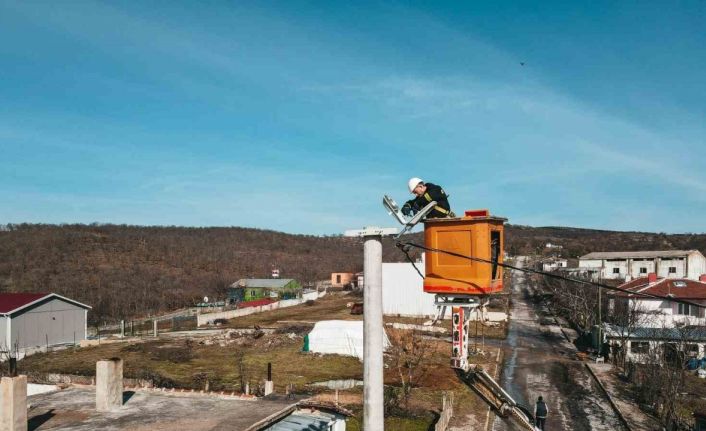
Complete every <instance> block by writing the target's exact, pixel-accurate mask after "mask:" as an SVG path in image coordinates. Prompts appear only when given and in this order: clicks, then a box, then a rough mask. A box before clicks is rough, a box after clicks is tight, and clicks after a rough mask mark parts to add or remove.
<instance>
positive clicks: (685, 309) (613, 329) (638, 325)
mask: <svg viewBox="0 0 706 431" xmlns="http://www.w3.org/2000/svg"><path fill="white" fill-rule="evenodd" d="M620 287H621V288H622V289H626V290H629V291H632V292H635V293H636V294H626V293H622V292H612V293H610V294H609V297H610V299H609V300H608V308H609V313H612V314H620V313H623V314H624V313H639V315H638V314H635V316H639V317H632V318H629V319H628V320H630V321H632V325H633V326H634V327H633V328H628V329H624V328H620V327H618V326H614V325H608V328H607V330H606V334H605V335H606V337H607V338H608V341H609V343H610V342H618V343H620V342H623V341H626V339H627V352H626V354H627V358H628V359H629V360H632V361H635V362H644V357H643V356H645V355H655V354H656V353H655V352H658V354H669V353H668V352H667V351H666V350H665V349H670V348H671V350H673V351H682V352H683V353H684V354H685V355H686V356H687V357H699V358H701V357H704V355H706V315H705V313H704V309H703V308H700V307H695V306H693V305H689V304H683V303H678V302H674V301H670V300H665V299H659V298H649V297H644V296H640V295H637V293H647V294H652V295H656V296H661V297H671V298H674V299H681V300H685V301H688V302H690V303H695V304H700V305H706V276H702V277H701V280H699V281H695V280H689V279H687V278H677V279H674V278H663V277H657V275H656V274H654V273H652V274H648V275H647V277H640V278H637V279H635V280H632V281H629V282H627V283H624V284H622V285H621V286H620ZM657 349H662V350H661V351H658V350H657Z"/></svg>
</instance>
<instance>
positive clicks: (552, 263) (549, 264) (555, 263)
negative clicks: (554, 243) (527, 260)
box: [542, 258, 569, 272]
mask: <svg viewBox="0 0 706 431" xmlns="http://www.w3.org/2000/svg"><path fill="white" fill-rule="evenodd" d="M568 263H569V261H568V260H566V259H561V258H549V259H545V260H543V261H542V271H545V272H550V271H556V270H557V269H560V268H566V267H567V266H568Z"/></svg>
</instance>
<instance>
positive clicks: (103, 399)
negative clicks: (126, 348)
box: [96, 358, 123, 411]
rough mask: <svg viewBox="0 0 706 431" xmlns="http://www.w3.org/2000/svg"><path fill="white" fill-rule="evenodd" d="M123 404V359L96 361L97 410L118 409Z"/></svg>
mask: <svg viewBox="0 0 706 431" xmlns="http://www.w3.org/2000/svg"><path fill="white" fill-rule="evenodd" d="M122 405H123V360H122V359H120V358H110V359H102V360H100V361H98V362H96V410H98V411H111V410H117V409H119V408H120V407H122Z"/></svg>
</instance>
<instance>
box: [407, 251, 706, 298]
mask: <svg viewBox="0 0 706 431" xmlns="http://www.w3.org/2000/svg"><path fill="white" fill-rule="evenodd" d="M395 245H396V246H397V248H399V249H400V250H401V251H402V252H403V253H404V254H405V255H406V256H407V259H408V260H409V261H410V262H412V265H414V262H413V261H412V258H411V257H410V256H409V248H410V247H416V248H419V249H422V250H425V251H430V252H433V253H443V254H448V255H449V256H455V257H459V258H461V259H468V260H471V261H474V262H480V263H487V264H491V265H498V266H501V267H503V268H508V269H513V270H515V271H520V272H524V273H527V274H537V275H542V276H544V277H549V278H555V279H558V280H564V281H569V282H572V283H578V284H583V285H586V286H591V287H601V288H603V289H607V290H612V291H615V292H622V293H626V294H628V295H639V296H644V297H647V298H653V299H662V300H665V301H672V302H676V303H679V304H684V305H690V306H692V307H698V308H705V309H706V305H702V304H697V303H695V302H691V301H687V300H684V299H679V298H672V297H669V296H661V295H654V294H652V293H645V292H633V291H632V290H628V289H623V288H620V287H616V286H609V285H607V284H602V283H596V282H595V281H588V280H580V279H578V278H571V277H566V276H564V275H560V274H555V273H552V272H545V271H540V270H538V269H531V268H520V267H517V266H513V265H509V264H507V263H502V262H497V261H493V260H488V259H482V258H480V257H474V256H466V255H463V254H459V253H455V252H453V251H448V250H441V249H438V248H433V247H426V246H423V245H420V244H416V243H413V242H401V241H400V242H397V244H395ZM414 269H416V270H417V273H418V274H419V275H420V276H422V278H423V277H424V276H423V275H422V273H421V272H420V271H419V269H418V268H417V266H416V265H414Z"/></svg>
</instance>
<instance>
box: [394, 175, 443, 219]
mask: <svg viewBox="0 0 706 431" xmlns="http://www.w3.org/2000/svg"><path fill="white" fill-rule="evenodd" d="M424 185H426V186H427V191H426V193H424V194H423V195H422V196H417V197H415V198H414V199H410V200H408V201H407V202H406V203H405V205H410V206H411V207H412V212H413V213H417V212H419V211H421V209H422V208H424V207H425V206H427V204H428V203H429V202H431V201H436V207H435V208H434V209H433V210H432V211H431V212H430V213H429V215H427V218H443V217H449V216H450V213H451V206H450V205H449V196H448V195H447V194H446V192H445V191H444V189H442V188H441V186H437V185H436V184H432V183H425V184H424ZM451 214H452V213H451Z"/></svg>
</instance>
